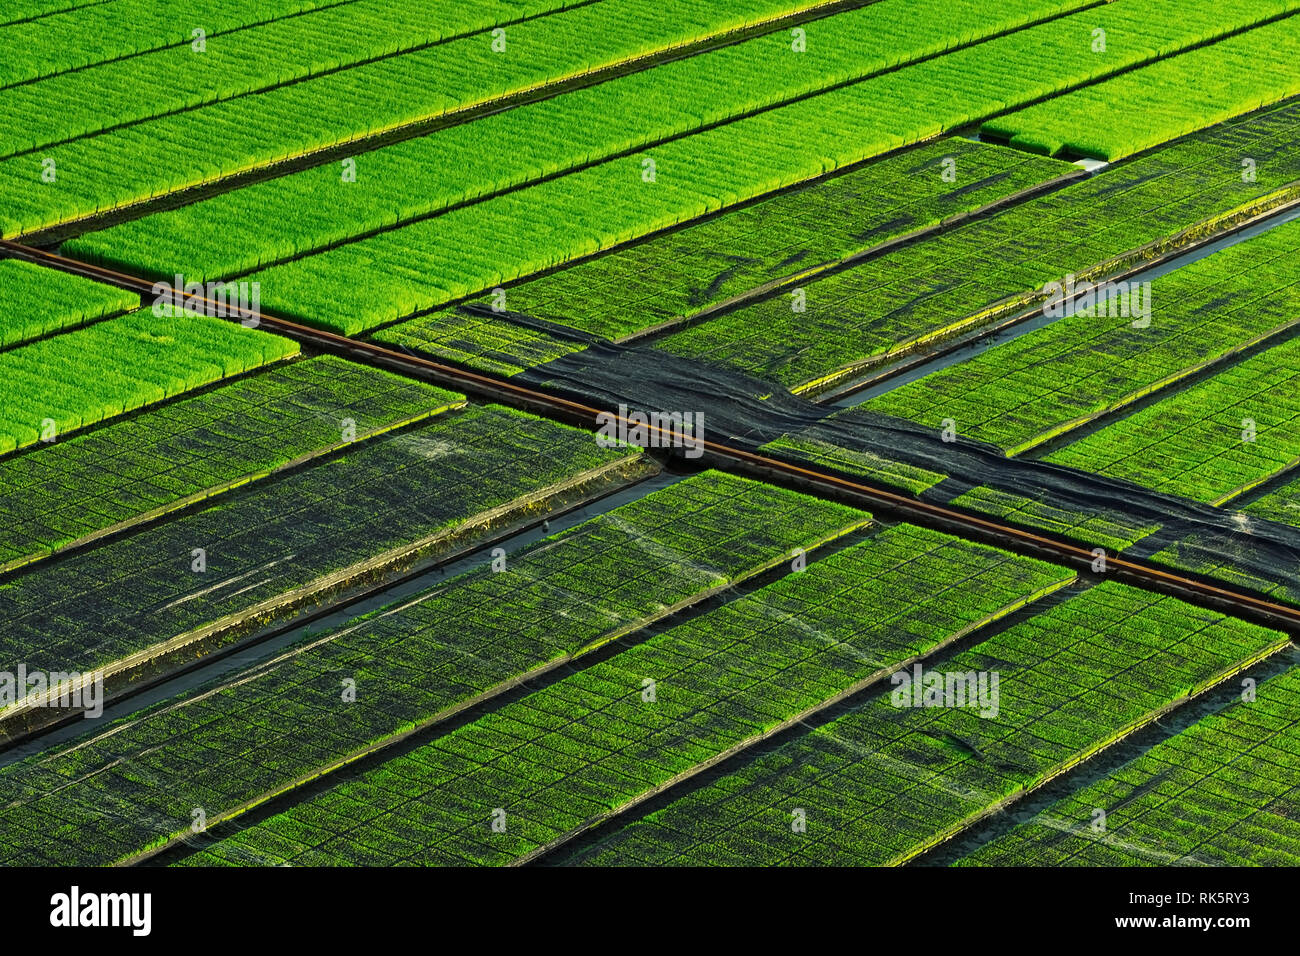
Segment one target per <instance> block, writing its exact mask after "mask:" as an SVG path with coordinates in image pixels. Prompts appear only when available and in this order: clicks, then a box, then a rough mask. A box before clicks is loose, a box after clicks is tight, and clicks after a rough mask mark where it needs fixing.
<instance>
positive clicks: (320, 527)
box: [0, 406, 636, 672]
mask: <svg viewBox="0 0 1300 956" xmlns="http://www.w3.org/2000/svg"><path fill="white" fill-rule="evenodd" d="M635 457H636V456H635V455H632V454H629V453H628V452H625V451H622V450H608V449H602V448H600V447H599V446H598V445H597V444H596V443H595V442H594V441H593V440H592V439H591V436H590V435H588V434H585V433H582V432H579V431H577V430H575V429H571V428H567V427H565V426H561V425H555V424H552V423H550V422H548V421H545V420H542V419H538V418H534V417H532V416H529V415H525V414H522V413H517V412H512V411H508V410H505V409H500V408H496V407H493V406H488V407H471V408H469V409H466V410H465V411H464V412H460V413H453V414H447V415H444V416H440V417H439V418H437V419H435V420H434V421H433V422H431V423H430V424H428V425H425V426H422V427H419V428H416V429H414V430H411V431H407V432H403V433H400V434H394V435H388V436H383V437H380V438H377V439H375V440H374V441H372V442H367V443H366V444H364V445H362V446H360V447H359V448H357V449H356V450H355V451H354V452H352V453H350V454H347V455H345V456H342V457H338V458H334V459H332V460H330V461H327V462H324V463H322V464H319V465H317V466H316V467H314V468H309V469H305V470H302V471H296V472H291V473H288V474H285V475H283V476H281V477H279V478H278V479H277V480H275V481H271V482H263V483H260V484H257V485H253V486H251V487H250V488H247V489H240V490H237V491H234V492H232V493H231V494H230V495H228V496H226V497H225V498H223V499H222V500H221V501H220V502H219V503H217V504H215V505H213V506H211V507H209V508H206V509H205V510H203V511H199V512H197V513H193V514H186V515H183V516H181V517H178V518H176V519H173V520H171V521H168V522H166V523H164V524H161V525H157V526H154V527H149V528H145V529H142V530H141V531H139V532H137V533H136V534H134V535H131V536H129V537H125V538H121V539H117V540H113V541H110V542H107V543H105V544H102V545H101V546H99V547H96V548H94V549H92V550H89V551H85V552H82V553H77V554H73V555H70V556H68V557H67V558H65V559H64V560H62V561H60V562H58V563H57V564H54V565H52V566H44V567H36V568H33V569H31V570H30V571H29V572H28V573H26V574H23V575H22V576H20V577H19V578H17V579H16V580H14V581H12V582H10V583H9V584H8V585H6V586H4V587H0V613H2V614H3V617H4V619H5V621H6V622H7V623H6V627H5V630H4V633H3V635H0V660H6V661H25V662H27V665H28V667H29V669H31V670H32V671H36V670H38V669H43V670H60V671H66V670H68V669H73V670H77V671H81V672H88V671H91V670H94V669H95V668H96V667H99V666H108V665H110V664H112V663H113V662H115V661H119V660H120V659H122V658H124V657H126V656H127V655H130V654H137V653H140V652H143V651H145V650H146V649H150V648H155V647H156V646H157V645H159V644H161V643H162V642H164V641H171V642H173V643H184V642H187V641H190V640H191V639H193V640H199V639H203V638H205V637H208V636H210V635H211V634H212V633H213V632H220V633H224V632H225V631H226V630H227V629H229V630H231V631H232V633H235V635H236V636H238V630H239V629H240V628H241V627H245V626H247V627H253V626H254V625H258V626H260V625H261V624H263V623H266V622H268V621H270V620H273V619H274V617H275V614H277V613H279V612H280V611H282V610H284V611H285V612H286V613H287V610H288V609H292V608H293V607H296V606H298V605H300V604H301V603H303V602H304V601H306V600H308V599H311V598H314V597H315V596H318V594H325V593H329V592H330V590H331V589H338V588H343V587H345V586H347V585H348V584H349V583H350V582H352V581H354V580H357V579H365V578H366V577H367V575H369V576H370V577H373V576H375V575H382V574H383V573H386V572H387V571H388V570H389V569H390V568H399V569H400V568H402V567H404V566H406V565H409V564H410V563H413V562H414V561H416V560H417V559H418V558H419V557H420V556H422V555H424V554H428V553H433V552H438V551H441V550H445V549H447V548H449V547H451V546H452V544H454V543H455V542H456V541H457V540H458V538H457V537H456V536H457V535H460V536H461V537H462V538H463V537H464V536H465V535H466V534H468V535H470V536H471V538H470V540H473V539H474V538H477V537H479V536H481V535H482V534H483V533H485V531H486V530H487V527H485V526H484V523H485V522H488V521H489V519H494V520H496V521H497V523H500V521H501V520H503V519H502V518H501V517H499V516H500V515H501V514H502V513H503V512H505V511H506V510H508V506H513V508H514V509H517V508H518V507H522V506H523V505H525V504H527V505H531V506H532V507H533V508H534V509H537V508H539V507H540V506H541V504H542V503H543V502H545V501H546V500H548V499H550V498H551V497H553V496H554V495H555V494H556V493H557V492H558V491H559V490H560V489H561V488H564V487H568V486H569V485H571V484H572V483H573V482H575V481H577V480H578V479H579V478H581V477H582V476H585V475H593V474H609V475H610V477H611V479H612V478H613V477H616V476H614V475H613V474H612V472H614V471H616V470H617V469H619V468H620V467H621V466H622V467H625V463H627V462H630V461H632V460H633V459H634V458H635ZM200 552H201V553H200Z"/></svg>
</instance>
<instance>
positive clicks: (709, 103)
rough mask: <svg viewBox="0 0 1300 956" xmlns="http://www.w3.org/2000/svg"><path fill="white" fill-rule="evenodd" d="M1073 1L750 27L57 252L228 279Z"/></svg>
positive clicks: (894, 11)
mask: <svg viewBox="0 0 1300 956" xmlns="http://www.w3.org/2000/svg"><path fill="white" fill-rule="evenodd" d="M1077 5H1078V2H1077V0H1066V2H1062V0H1016V2H1014V3H1011V4H1007V5H1006V6H1007V9H1006V10H1004V11H999V13H998V15H997V16H996V17H990V16H989V11H988V8H987V6H986V5H984V4H983V3H981V2H979V0H962V2H961V3H958V4H951V3H949V4H945V5H944V11H945V15H944V16H943V17H937V16H935V15H934V10H935V8H936V7H937V0H928V2H925V3H921V4H917V3H915V2H914V0H880V2H877V3H874V4H871V5H870V6H867V7H864V8H862V9H859V10H851V11H848V12H845V13H839V14H836V15H834V16H831V17H827V18H825V19H822V20H818V21H814V22H811V23H809V24H807V25H806V26H804V27H803V28H802V29H804V31H805V33H806V35H807V42H808V43H809V44H810V52H808V53H806V54H797V53H795V52H794V51H793V49H792V40H791V37H790V35H789V34H788V33H786V32H778V33H774V34H768V35H764V36H759V37H756V38H754V39H751V40H747V41H745V42H742V43H737V44H732V45H729V46H725V47H722V48H720V49H716V50H712V51H709V52H705V53H701V54H698V55H696V56H693V57H688V58H686V59H682V60H676V61H672V62H669V63H665V64H662V65H660V66H656V67H655V68H653V69H650V70H645V71H642V72H638V73H633V74H631V75H628V76H622V77H618V78H615V79H611V80H608V81H606V82H604V83H601V84H598V85H596V86H594V87H590V88H587V89H581V90H576V91H572V92H568V93H563V94H560V95H557V96H554V97H552V98H550V99H546V100H543V101H541V102H537V103H530V104H526V105H523V106H519V107H517V108H515V109H512V110H508V111H506V112H502V113H497V114H494V115H491V116H486V117H483V118H481V119H478V120H475V121H474V122H472V123H464V124H460V125H457V126H452V127H449V128H445V129H442V130H438V131H436V132H434V133H431V134H429V135H427V136H423V137H420V138H418V139H413V140H408V141H406V142H401V143H397V144H394V145H391V146H385V147H381V148H379V149H376V150H372V151H370V152H367V153H365V154H363V155H361V156H358V157H356V164H357V165H356V174H357V179H356V182H355V183H351V182H344V181H343V177H342V175H341V173H340V171H339V168H338V166H336V165H334V164H330V165H327V166H320V167H315V168H312V169H307V170H303V171H301V172H296V173H291V174H289V175H287V176H282V177H278V178H276V179H274V180H269V181H267V182H263V183H257V184H253V185H250V186H248V187H245V188H241V189H239V190H235V191H232V192H228V193H225V194H223V195H220V196H216V197H213V198H211V199H207V200H205V201H203V202H198V203H194V204H191V205H189V206H185V207H182V208H180V209H176V210H170V211H165V212H160V213H156V214H153V215H150V216H146V217H144V218H142V219H140V220H137V221H135V222H131V223H125V224H122V225H119V226H114V227H110V228H109V229H107V230H104V231H103V232H101V233H96V234H92V235H90V236H88V237H85V238H83V239H80V240H78V241H76V242H74V243H72V244H70V245H69V246H68V247H67V249H68V251H69V252H70V253H71V254H74V255H76V256H78V257H82V258H88V259H93V260H95V261H103V262H109V261H111V262H117V263H119V264H125V265H128V266H130V267H132V268H134V269H137V270H140V271H145V272H148V273H152V274H163V275H167V274H170V273H171V272H172V271H173V270H174V269H182V270H183V271H185V272H186V274H192V275H194V276H196V277H197V276H200V275H202V276H204V277H208V278H212V277H216V276H226V275H233V274H237V273H240V272H245V271H248V270H251V269H255V268H258V267H261V266H265V265H270V264H272V263H274V262H277V261H282V260H284V259H288V258H291V257H293V256H298V255H306V254H308V253H311V252H316V251H319V250H320V249H322V248H324V247H326V246H328V245H330V244H333V243H337V242H340V241H343V240H346V239H349V238H351V237H354V236H358V235H362V234H364V233H367V232H370V231H374V230H379V229H388V228H392V227H393V226H395V225H398V224H400V223H406V222H409V221H411V220H412V219H414V218H417V217H422V216H428V215H431V214H433V213H436V212H439V211H441V210H445V209H446V208H448V207H449V206H452V205H455V204H456V203H460V202H465V201H469V200H475V199H479V198H481V197H483V196H486V195H490V194H492V193H495V192H499V191H503V190H506V189H509V188H513V187H517V186H521V185H524V184H526V183H530V182H534V181H536V180H537V179H540V178H541V177H543V176H550V175H555V174H557V173H561V172H565V171H568V170H572V169H573V168H575V167H578V166H581V165H584V164H587V163H593V162H598V161H601V160H605V159H608V158H609V157H610V156H613V155H615V154H616V153H619V152H624V151H627V150H630V149H637V148H641V147H645V146H647V145H649V144H651V143H654V142H656V141H660V140H664V139H668V138H670V137H673V136H678V135H682V134H685V133H690V132H693V131H695V130H698V129H700V128H701V127H703V126H708V125H710V124H713V123H718V122H724V121H727V120H732V119H735V118H736V117H738V116H741V115H743V114H744V113H746V112H748V111H752V110H756V109H761V108H765V107H770V106H773V105H775V104H777V103H781V102H786V101H788V100H790V99H792V98H794V97H796V96H799V95H804V94H807V93H812V92H817V91H819V90H823V89H826V88H827V87H829V86H832V85H834V84H836V83H840V82H843V81H845V80H852V79H858V78H861V77H864V76H869V75H872V74H874V73H878V72H880V71H881V70H882V69H886V68H889V67H893V66H897V65H899V64H900V63H903V62H907V61H909V60H914V59H917V58H920V57H922V56H925V55H927V54H932V53H940V52H942V51H943V50H944V49H945V48H946V47H948V46H951V45H954V44H957V43H960V42H962V41H964V40H968V39H972V38H974V37H977V36H990V35H993V34H995V33H997V32H1000V31H1001V30H1003V29H1007V28H1011V27H1014V26H1017V25H1019V24H1021V23H1023V22H1025V21H1026V20H1031V19H1034V18H1036V17H1040V16H1045V15H1048V14H1051V13H1054V12H1058V11H1059V10H1060V9H1062V8H1063V7H1069V6H1077ZM886 29H887V30H888V31H889V32H888V34H887V36H888V37H889V39H888V40H887V41H886V42H884V43H882V40H881V36H882V33H883V32H884V31H885V30H886ZM967 152H969V150H967ZM1012 155H1019V156H1021V157H1022V159H1021V161H1023V154H1012ZM1008 165H1009V164H1008ZM1033 168H1043V165H1042V164H1041V162H1040V163H1039V164H1038V165H1037V166H1034V167H1033ZM969 184H970V181H969V179H965V178H963V185H969ZM932 188H938V187H932ZM214 229H216V230H217V231H218V232H219V233H220V234H221V235H222V236H223V237H224V238H223V239H222V240H221V241H216V238H215V234H214V232H213V230H214ZM787 241H789V237H788V236H787Z"/></svg>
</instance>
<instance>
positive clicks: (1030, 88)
mask: <svg viewBox="0 0 1300 956" xmlns="http://www.w3.org/2000/svg"><path fill="white" fill-rule="evenodd" d="M1157 6H1158V4H1157V3H1156V0H1115V2H1113V3H1109V4H1107V5H1106V6H1105V7H1104V8H1100V9H1097V10H1089V11H1087V12H1086V13H1084V14H1075V15H1071V16H1067V17H1063V18H1061V19H1058V20H1054V21H1051V22H1049V23H1046V24H1043V25H1041V26H1037V27H1030V28H1027V29H1025V30H1022V31H1019V32H1016V33H1013V34H1009V35H1007V36H1003V37H999V38H995V39H993V40H989V41H988V42H987V43H984V44H980V45H978V46H977V47H972V48H967V49H964V50H959V51H956V52H954V53H950V54H947V55H945V56H942V57H939V58H937V59H934V60H930V61H927V62H923V63H918V64H914V65H912V66H908V67H904V68H902V69H899V70H896V71H894V72H891V73H886V74H884V75H882V76H878V77H875V78H872V79H869V80H866V81H864V82H862V83H858V84H854V85H852V86H849V87H845V88H843V89H839V90H836V91H833V92H830V93H825V94H822V95H821V96H818V97H813V98H811V99H807V100H802V101H799V102H796V103H793V104H790V105H788V106H784V107H780V108H778V109H774V110H770V111H768V112H765V113H761V114H758V115H756V116H751V117H749V118H747V119H743V120H739V121H737V122H735V123H731V124H729V125H726V126H721V127H717V128H714V129H710V130H707V131H704V132H701V133H698V134H696V135H694V136H690V137H687V138H685V139H681V140H676V141H674V142H670V143H666V144H664V145H661V146H657V147H655V148H653V149H651V150H648V151H646V152H645V153H643V154H636V155H633V156H626V157H622V158H618V159H613V160H609V161H606V162H603V163H600V164H597V165H596V166H593V167H590V168H587V169H583V170H579V171H577V172H574V173H570V174H568V175H565V176H561V177H560V178H558V179H553V180H548V181H546V182H543V183H539V184H537V185H534V186H531V187H529V188H527V189H523V190H519V191H518V192H514V193H509V194H506V195H503V196H498V197H496V198H493V199H490V200H488V201H486V202H483V203H480V204H477V205H474V206H471V207H465V208H461V209H458V210H453V211H452V212H450V213H448V214H447V215H445V216H439V217H437V218H435V219H432V220H425V221H421V222H416V223H413V224H410V225H406V226H402V227H399V228H397V229H393V230H390V231H388V232H383V233H380V234H378V235H374V236H370V237H367V238H364V239H361V240H358V241H356V242H352V243H349V244H347V245H344V246H342V247H338V248H334V249H330V250H327V251H325V252H320V253H317V254H315V255H311V256H307V257H304V258H302V259H297V260H294V261H292V262H288V263H285V264H282V265H278V266H273V267H272V268H270V269H266V270H263V271H261V272H257V273H253V278H255V279H256V280H257V281H259V282H261V284H262V288H263V299H262V301H263V303H264V304H265V305H266V306H267V307H268V308H270V309H271V310H273V311H275V312H278V313H280V314H283V315H286V316H291V317H293V318H296V319H300V320H302V321H304V322H307V323H309V324H313V325H316V326H319V327H321V328H325V329H328V330H332V331H335V332H342V333H344V334H349V335H351V334H356V333H358V332H361V331H364V330H366V329H369V328H373V327H375V326H376V325H381V324H384V323H387V322H391V321H395V320H397V319H399V318H402V317H404V316H407V315H411V314H413V313H416V312H422V311H427V310H431V309H434V308H436V307H438V306H439V305H444V304H446V303H448V302H451V301H453V300H456V299H459V298H463V297H465V296H468V295H472V294H476V293H478V292H481V291H483V290H486V289H491V288H494V287H497V286H500V285H501V284H503V283H505V282H509V281H511V280H514V279H518V278H521V277H523V276H527V275H530V274H532V273H535V272H540V271H543V270H545V269H549V268H552V267H555V266H559V265H562V264H564V263H566V262H569V261H572V260H574V259H577V258H581V257H583V256H587V255H591V254H593V253H596V252H600V251H602V250H604V249H609V248H612V247H613V246H616V245H619V244H621V243H624V242H627V241H629V240H632V239H635V238H639V237H641V236H645V235H648V234H649V233H652V232H656V231H658V230H660V229H665V228H668V227H671V226H675V225H678V224H680V223H684V222H688V221H690V220H692V219H695V218H699V217H700V216H703V215H705V214H707V213H710V212H715V211H718V210H720V209H724V208H726V207H729V206H733V205H736V204H738V203H741V202H744V201H747V200H749V199H752V198H756V197H758V196H761V195H764V194H766V193H769V192H773V191H775V190H777V189H780V188H783V187H785V186H790V185H793V184H795V183H798V182H803V181H805V180H808V179H811V178H814V177H816V176H819V175H821V174H823V173H825V172H829V171H831V170H833V169H837V168H840V167H842V166H845V165H849V164H852V163H856V162H860V161H862V160H864V159H868V158H871V157H873V156H877V155H880V154H882V153H885V152H888V151H890V150H893V149H896V148H898V147H900V146H904V145H908V144H911V143H915V142H918V141H920V140H924V139H929V138H932V137H934V136H936V135H938V134H939V133H941V132H943V131H945V130H948V129H952V128H955V127H958V126H961V125H965V124H967V123H969V122H971V121H972V120H974V119H978V118H982V117H983V116H986V115H990V114H992V113H995V112H998V111H1000V110H1002V109H1005V108H1006V106H1007V102H1006V99H1007V94H1005V93H1001V92H1000V93H996V94H994V93H990V92H988V89H987V88H984V89H977V88H973V87H972V86H971V82H970V77H971V75H972V73H975V74H977V75H980V76H985V75H988V71H989V70H990V69H992V70H993V72H994V73H995V74H996V73H1002V72H1005V73H1006V74H1007V77H1006V78H1005V82H1003V81H999V85H1000V86H1010V87H1012V88H1013V89H1016V90H1018V92H1017V93H1016V94H1015V97H1014V98H1015V99H1016V100H1017V101H1019V102H1028V101H1031V100H1034V99H1036V98H1039V97H1041V96H1043V95H1046V94H1048V93H1052V92H1058V91H1060V90H1061V89H1063V88H1068V87H1070V86H1073V85H1077V84H1079V83H1082V82H1086V81H1087V80H1090V79H1095V78H1097V77H1098V76H1100V75H1107V74H1109V73H1111V72H1114V71H1115V70H1117V69H1122V68H1123V67H1125V66H1130V65H1133V64H1134V63H1138V62H1144V61H1146V60H1150V59H1152V58H1154V57H1156V56H1158V55H1160V54H1161V53H1162V52H1168V51H1172V50H1175V49H1179V48H1181V47H1184V46H1187V45H1189V44H1192V43H1196V42H1198V41H1200V40H1204V39H1207V38H1209V37H1212V36H1217V35H1221V34H1223V33H1227V32H1230V31H1231V30H1234V29H1239V28H1241V27H1244V26H1248V25H1250V24H1252V23H1255V22H1258V21H1259V20H1260V19H1262V18H1264V17H1267V16H1270V15H1275V14H1277V13H1280V12H1283V11H1285V10H1289V9H1292V8H1295V9H1300V0H1247V2H1243V3H1240V4H1234V5H1233V6H1232V7H1231V8H1230V10H1224V9H1223V8H1222V6H1221V5H1216V4H1213V3H1211V2H1210V0H1197V2H1195V3H1191V4H1189V5H1188V16H1187V17H1186V18H1182V17H1180V18H1179V19H1178V20H1177V21H1176V22H1169V21H1167V20H1159V19H1158V18H1157V19H1156V21H1155V22H1153V17H1152V14H1153V12H1154V11H1155V9H1156V7H1157ZM1099 22H1101V23H1103V24H1104V25H1105V28H1107V29H1108V30H1109V32H1110V35H1111V36H1112V37H1124V38H1126V40H1125V42H1119V41H1118V40H1114V41H1112V43H1111V46H1110V47H1109V49H1110V50H1111V53H1109V54H1107V55H1105V56H1099V55H1097V54H1095V53H1093V52H1092V51H1091V49H1090V46H1089V44H1090V42H1091V40H1090V36H1091V31H1092V30H1093V29H1096V28H1098V23H1099ZM1045 50H1046V51H1047V52H1048V53H1049V54H1050V56H1049V57H1048V58H1046V59H1045V58H1044V51H1045ZM1058 54H1059V55H1058ZM864 130H867V131H868V133H867V135H865V136H864V133H863V131H864ZM756 144H757V145H756ZM647 161H651V162H653V164H654V166H653V169H652V167H651V166H649V165H647ZM1239 162H1240V158H1239V155H1238V157H1237V163H1238V164H1239ZM1238 168H1240V167H1239V165H1238ZM1222 201H1223V200H1222V197H1221V196H1219V197H1216V200H1215V202H1214V205H1215V207H1216V208H1217V207H1219V206H1221V204H1222ZM1040 225H1041V224H1040ZM1054 241H1055V240H1054ZM981 271H982V270H981ZM837 278H838V277H837ZM362 285H365V286H367V287H368V288H370V289H371V291H372V294H371V295H368V296H365V297H364V298H362V299H360V300H358V299H357V297H356V296H355V295H354V294H353V293H352V290H353V289H354V288H357V287H360V286H362ZM919 294H920V293H918V290H917V289H916V288H909V289H908V290H907V291H906V292H904V293H901V296H902V299H903V301H904V302H905V303H907V302H913V301H914V300H915V299H916V298H917V297H918V295H919ZM837 301H840V302H842V298H840V297H837ZM777 302H778V311H780V309H782V308H783V309H784V311H785V312H786V313H787V315H785V316H782V317H781V319H780V320H774V321H773V323H772V324H773V325H774V326H777V327H779V325H780V322H784V323H785V324H787V325H789V324H791V322H790V317H789V315H788V313H789V312H790V309H789V303H788V302H781V301H779V300H777ZM747 311H748V310H742V311H741V312H738V313H733V315H732V316H728V319H729V322H728V323H727V324H725V325H723V326H722V328H723V329H724V330H733V331H734V327H735V326H734V323H735V322H736V321H737V320H736V316H739V315H741V314H742V313H746V312H747ZM794 318H796V319H798V320H799V321H798V322H796V323H793V324H794V325H796V326H798V328H793V329H791V330H790V336H791V339H793V340H800V339H806V338H807V337H808V336H809V335H810V334H811V335H812V340H813V342H814V343H816V342H818V341H823V340H824V342H825V343H830V342H835V343H838V344H839V348H840V349H843V348H844V345H845V344H847V343H846V342H844V340H845V339H847V340H848V342H854V341H860V340H861V338H862V336H861V335H856V336H835V335H833V336H826V335H825V329H824V328H823V327H822V323H821V322H819V321H817V319H816V317H811V318H810V314H802V313H799V314H796V315H795V316H794ZM749 319H750V321H751V322H752V319H753V317H752V316H750V317H749ZM705 328H706V329H711V328H712V326H706V327H705ZM810 330H811V332H810ZM749 331H750V334H753V327H752V326H751V328H750V330H749ZM686 334H687V335H689V334H690V333H686ZM728 338H730V336H728ZM671 341H672V340H670V342H671ZM772 341H777V342H782V341H784V336H783V335H778V336H775V337H772V336H768V335H764V336H763V342H762V343H761V344H763V345H764V346H765V347H766V348H767V349H770V348H771V347H772ZM822 349H833V346H831V345H829V344H823V345H822ZM794 351H795V354H796V355H799V356H800V357H813V358H817V357H819V352H821V349H818V348H817V347H815V346H812V345H810V346H806V347H805V346H803V345H802V344H801V345H800V346H799V347H797V348H796V349H795V350H794ZM857 354H862V353H860V352H859V353H857ZM782 371H786V370H785V369H782Z"/></svg>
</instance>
